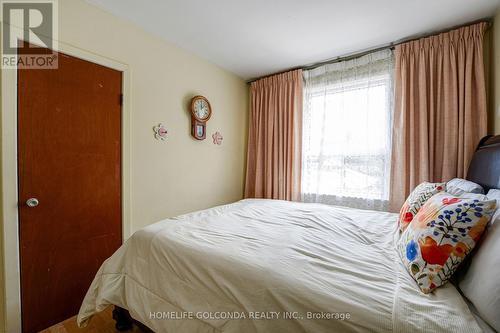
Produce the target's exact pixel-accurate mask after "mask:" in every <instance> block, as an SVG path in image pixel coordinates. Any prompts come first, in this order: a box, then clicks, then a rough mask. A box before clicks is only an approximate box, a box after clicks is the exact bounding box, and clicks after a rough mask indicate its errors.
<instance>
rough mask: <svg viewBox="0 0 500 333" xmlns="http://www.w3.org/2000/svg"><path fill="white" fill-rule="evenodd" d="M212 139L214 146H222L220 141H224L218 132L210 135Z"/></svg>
mask: <svg viewBox="0 0 500 333" xmlns="http://www.w3.org/2000/svg"><path fill="white" fill-rule="evenodd" d="M212 139H213V141H214V145H218V146H220V145H221V144H222V140H223V139H224V138H223V137H222V134H220V133H219V132H218V131H217V132H215V133H214V134H212Z"/></svg>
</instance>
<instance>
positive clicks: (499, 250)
mask: <svg viewBox="0 0 500 333" xmlns="http://www.w3.org/2000/svg"><path fill="white" fill-rule="evenodd" d="M492 191H493V192H492ZM487 196H488V199H496V200H497V211H496V213H495V214H494V215H493V218H492V219H491V225H490V227H489V228H488V229H487V230H486V231H485V235H484V237H483V241H482V243H481V245H480V246H479V248H478V249H477V252H476V254H475V255H474V257H473V258H472V261H471V264H470V267H469V269H468V271H467V273H466V274H465V276H464V278H463V279H462V281H460V284H459V287H460V289H461V290H462V292H463V294H464V296H465V297H467V298H468V299H469V300H470V301H471V302H472V303H473V304H474V306H475V307H476V309H477V310H478V312H479V314H480V315H481V318H483V319H484V320H485V321H486V322H487V323H488V324H490V325H491V326H492V327H493V328H494V329H496V330H497V331H500V278H499V277H500V209H499V208H498V207H499V205H500V190H490V191H489V192H488V194H487Z"/></svg>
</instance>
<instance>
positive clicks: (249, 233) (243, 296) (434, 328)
mask: <svg viewBox="0 0 500 333" xmlns="http://www.w3.org/2000/svg"><path fill="white" fill-rule="evenodd" d="M396 220H397V216H396V215H395V214H391V213H384V212H374V211H364V210H356V209H351V208H341V207H334V206H326V205H321V204H310V203H292V202H286V201H278V200H255V199H252V200H242V201H239V202H236V203H233V204H230V205H225V206H220V207H215V208H212V209H208V210H203V211H199V212H195V213H191V214H187V215H182V216H179V217H177V218H173V219H167V220H164V221H161V222H158V223H156V224H153V225H151V226H148V227H146V228H144V229H142V230H140V231H138V232H136V233H135V234H134V235H133V236H132V237H131V238H129V239H128V240H127V241H126V242H125V243H124V244H123V246H122V247H121V248H120V249H119V250H118V251H117V252H116V253H115V254H114V255H113V256H112V257H110V258H109V259H108V260H106V261H105V262H104V264H103V265H102V267H101V268H100V269H99V271H98V273H97V275H96V277H95V279H94V281H93V282H92V285H91V286H90V288H89V290H88V292H87V294H86V296H85V299H84V301H83V304H82V306H81V309H80V312H79V314H78V318H77V321H78V324H79V325H80V326H84V325H86V323H87V322H88V321H89V320H90V319H91V317H92V315H93V314H95V313H96V312H99V311H102V310H103V309H105V308H106V307H107V306H109V305H111V304H114V305H118V306H120V307H123V308H126V309H128V310H129V311H130V314H131V315H132V317H133V318H135V319H137V320H139V321H141V322H142V323H143V324H145V325H147V326H148V327H149V328H151V329H152V330H154V331H156V332H227V333H229V332H333V331H336V332H367V331H370V332H453V333H459V332H464V333H465V332H467V333H470V332H481V329H480V327H479V326H478V324H477V322H476V320H475V319H474V317H473V315H472V314H471V312H470V310H469V309H468V306H467V304H466V303H465V301H464V300H463V298H462V297H461V295H460V294H459V292H458V291H457V290H456V289H455V287H454V286H453V285H452V284H451V283H449V284H447V285H445V286H443V287H441V288H439V289H437V290H436V291H435V292H434V293H432V294H429V295H425V294H423V293H422V292H420V290H419V289H418V287H417V285H416V284H415V282H414V280H413V279H412V278H411V277H410V276H409V274H408V273H407V272H406V271H405V268H404V267H403V265H402V264H401V261H400V260H399V258H398V255H397V252H396V251H395V246H394V241H395V239H396V238H397V228H396Z"/></svg>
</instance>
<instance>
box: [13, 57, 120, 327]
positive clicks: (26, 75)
mask: <svg viewBox="0 0 500 333" xmlns="http://www.w3.org/2000/svg"><path fill="white" fill-rule="evenodd" d="M17 74H18V177H19V237H20V258H21V263H20V265H21V308H22V325H23V332H37V331H39V330H41V329H44V328H47V327H49V326H51V325H53V324H55V323H57V322H60V321H62V320H64V319H67V318H69V317H71V316H74V315H75V314H76V313H77V312H78V310H79V307H80V305H81V302H82V300H83V297H84V296H85V293H86V291H87V289H88V287H89V286H90V283H91V281H92V279H93V277H94V275H95V273H96V272H97V270H98V268H99V267H100V265H101V264H102V262H103V261H104V260H105V259H106V258H108V257H109V256H110V255H111V254H113V252H114V251H115V250H116V249H117V248H118V247H119V246H120V245H121V242H122V224H121V220H122V216H121V84H122V73H121V72H119V71H116V70H113V69H110V68H107V67H104V66H100V65H97V64H94V63H91V62H88V61H85V60H82V59H78V58H75V57H71V56H68V55H65V54H62V53H59V68H58V69H24V70H23V69H18V73H17ZM30 198H36V199H37V200H38V202H39V203H38V205H37V206H35V207H29V206H28V204H27V200H29V199H30ZM32 202H33V201H32Z"/></svg>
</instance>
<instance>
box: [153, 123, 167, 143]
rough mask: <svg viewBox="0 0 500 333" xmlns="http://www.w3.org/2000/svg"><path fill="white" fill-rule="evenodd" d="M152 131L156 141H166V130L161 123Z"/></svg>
mask: <svg viewBox="0 0 500 333" xmlns="http://www.w3.org/2000/svg"><path fill="white" fill-rule="evenodd" d="M153 131H154V132H155V138H156V140H162V141H165V140H166V139H167V133H168V131H167V129H166V128H165V126H163V124H162V123H159V124H158V126H154V127H153Z"/></svg>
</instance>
